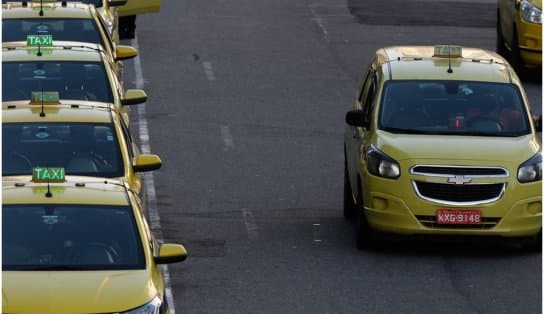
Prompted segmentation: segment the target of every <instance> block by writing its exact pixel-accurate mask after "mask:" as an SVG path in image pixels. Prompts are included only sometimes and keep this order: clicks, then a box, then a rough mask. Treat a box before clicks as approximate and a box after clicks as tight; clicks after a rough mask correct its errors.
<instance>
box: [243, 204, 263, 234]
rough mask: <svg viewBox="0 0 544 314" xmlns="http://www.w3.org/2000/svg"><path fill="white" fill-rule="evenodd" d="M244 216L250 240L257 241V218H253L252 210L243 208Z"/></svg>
mask: <svg viewBox="0 0 544 314" xmlns="http://www.w3.org/2000/svg"><path fill="white" fill-rule="evenodd" d="M242 216H243V217H244V224H245V225H246V230H247V236H248V238H249V240H251V241H255V240H257V238H258V237H259V233H258V232H257V223H255V217H253V213H252V212H251V209H249V208H242Z"/></svg>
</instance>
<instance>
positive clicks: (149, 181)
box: [131, 36, 176, 314]
mask: <svg viewBox="0 0 544 314" xmlns="http://www.w3.org/2000/svg"><path fill="white" fill-rule="evenodd" d="M131 45H132V47H134V48H135V49H136V51H139V50H140V49H139V47H138V37H137V36H135V38H134V39H133V40H131ZM134 73H135V75H136V88H138V89H143V88H144V76H143V73H142V62H141V60H140V55H137V56H136V57H135V58H134ZM145 106H146V104H145V103H144V104H140V105H139V106H138V130H139V136H140V147H141V150H142V153H144V154H149V153H150V151H151V146H150V145H149V129H148V128H147V119H146V114H145V108H146V107H145ZM144 184H145V190H146V192H147V209H148V212H149V220H150V222H149V223H150V227H151V231H152V232H153V233H154V234H155V237H157V240H158V241H160V242H162V239H163V235H162V229H161V218H160V216H159V212H158V210H157V193H156V191H155V180H154V176H153V172H146V173H145V174H144ZM160 266H161V269H162V273H163V276H164V286H165V293H166V302H167V303H168V305H169V307H170V314H176V304H175V303H174V294H173V292H172V285H171V284H170V272H169V271H168V266H167V265H164V264H163V265H160Z"/></svg>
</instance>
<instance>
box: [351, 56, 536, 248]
mask: <svg viewBox="0 0 544 314" xmlns="http://www.w3.org/2000/svg"><path fill="white" fill-rule="evenodd" d="M346 121H347V125H346V128H345V137H344V143H345V145H344V149H345V150H344V153H345V172H344V215H345V216H346V217H348V218H349V217H353V216H355V217H356V220H357V230H358V231H357V241H358V245H359V246H360V247H367V246H371V245H374V244H375V243H376V242H375V239H376V235H377V232H379V231H383V232H390V233H397V234H427V235H430V234H433V235H435V234H441V235H453V236H455V235H472V236H502V237H526V238H529V239H533V240H538V239H539V236H538V235H539V234H540V232H541V228H542V221H541V218H542V204H541V201H542V153H541V145H540V143H539V142H538V140H537V137H536V131H537V129H539V128H540V127H539V125H540V121H541V118H539V119H535V121H533V117H532V115H531V111H530V107H529V104H528V100H527V96H526V95H525V92H524V89H523V87H522V85H521V82H520V80H519V78H518V76H517V75H516V73H515V72H514V70H513V69H512V67H511V66H510V65H509V64H508V62H506V60H504V59H503V58H502V57H500V56H499V55H498V54H496V53H494V52H490V51H485V50H482V49H474V48H465V47H459V46H436V47H424V46H402V47H387V48H382V49H379V50H378V51H377V52H376V53H375V55H374V58H373V60H372V62H371V64H370V66H369V67H368V68H367V71H366V73H365V74H364V81H363V84H362V85H361V88H360V89H359V91H358V93H357V98H356V100H355V102H354V104H353V105H352V107H351V110H350V111H349V112H348V113H347V115H346ZM536 121H538V123H537V122H536Z"/></svg>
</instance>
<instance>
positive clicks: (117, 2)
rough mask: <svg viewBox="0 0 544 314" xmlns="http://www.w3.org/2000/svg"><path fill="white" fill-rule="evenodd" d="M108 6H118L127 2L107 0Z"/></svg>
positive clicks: (125, 0) (124, 0)
mask: <svg viewBox="0 0 544 314" xmlns="http://www.w3.org/2000/svg"><path fill="white" fill-rule="evenodd" d="M108 4H109V5H110V7H119V6H122V5H125V4H127V0H108Z"/></svg>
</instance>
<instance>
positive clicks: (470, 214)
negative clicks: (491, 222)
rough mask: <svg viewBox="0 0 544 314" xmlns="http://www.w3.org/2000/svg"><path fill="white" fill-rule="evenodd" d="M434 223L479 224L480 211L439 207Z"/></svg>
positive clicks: (480, 219) (480, 220)
mask: <svg viewBox="0 0 544 314" xmlns="http://www.w3.org/2000/svg"><path fill="white" fill-rule="evenodd" d="M436 223H437V224H439V225H481V224H482V211H481V210H479V209H446V208H439V209H437V210H436Z"/></svg>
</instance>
